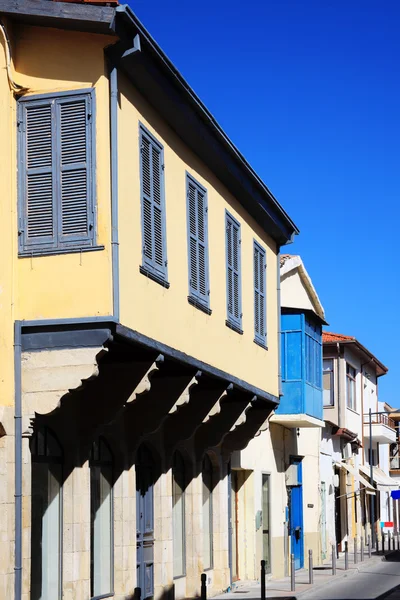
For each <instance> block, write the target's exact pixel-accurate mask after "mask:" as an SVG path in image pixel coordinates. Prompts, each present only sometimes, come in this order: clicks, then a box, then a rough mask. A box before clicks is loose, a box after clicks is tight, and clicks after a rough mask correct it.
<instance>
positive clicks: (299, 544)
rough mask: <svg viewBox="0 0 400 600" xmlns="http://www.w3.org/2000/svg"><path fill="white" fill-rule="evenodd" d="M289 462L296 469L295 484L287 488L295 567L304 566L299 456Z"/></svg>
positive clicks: (301, 482)
mask: <svg viewBox="0 0 400 600" xmlns="http://www.w3.org/2000/svg"><path fill="white" fill-rule="evenodd" d="M290 464H291V465H293V468H295V469H296V470H297V478H296V480H297V485H292V486H291V487H289V488H288V495H289V520H290V542H291V553H292V554H294V564H295V569H296V570H297V569H302V568H303V566H304V531H303V479H302V463H301V458H291V460H290Z"/></svg>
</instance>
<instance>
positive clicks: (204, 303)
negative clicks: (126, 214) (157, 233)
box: [185, 171, 212, 315]
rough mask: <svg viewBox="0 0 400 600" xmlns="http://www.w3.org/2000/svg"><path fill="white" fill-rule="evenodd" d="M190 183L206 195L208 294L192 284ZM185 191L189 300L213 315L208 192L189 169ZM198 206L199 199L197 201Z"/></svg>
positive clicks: (205, 246) (205, 241)
mask: <svg viewBox="0 0 400 600" xmlns="http://www.w3.org/2000/svg"><path fill="white" fill-rule="evenodd" d="M189 185H192V186H193V187H194V188H195V189H196V192H197V191H199V192H200V193H201V194H203V197H204V248H205V256H204V264H205V274H204V277H205V285H206V295H205V296H203V294H201V293H200V292H199V291H198V290H195V289H193V288H192V286H191V274H190V258H191V251H190V240H191V232H190V207H189ZM185 192H186V228H187V247H188V289H189V295H188V302H189V303H190V304H192V305H193V306H195V307H196V308H199V309H200V310H202V311H203V312H205V313H206V314H208V315H211V312H212V311H211V309H210V266H209V243H208V193H207V190H206V188H205V187H204V186H203V185H201V183H199V182H198V181H197V179H195V178H194V177H193V175H191V174H190V173H189V172H188V171H186V173H185ZM196 208H197V201H196ZM198 245H199V242H198V239H197V240H196V248H197V247H198Z"/></svg>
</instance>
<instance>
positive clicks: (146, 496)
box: [135, 443, 157, 599]
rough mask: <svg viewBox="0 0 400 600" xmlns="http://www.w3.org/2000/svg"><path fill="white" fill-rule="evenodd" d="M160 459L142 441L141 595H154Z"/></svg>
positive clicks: (138, 543) (139, 485) (139, 503)
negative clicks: (157, 472)
mask: <svg viewBox="0 0 400 600" xmlns="http://www.w3.org/2000/svg"><path fill="white" fill-rule="evenodd" d="M156 466H157V463H156V460H155V458H154V455H153V452H152V451H151V450H150V448H149V446H148V445H147V444H145V443H142V444H141V445H140V446H139V448H138V449H137V452H136V460H135V471H136V557H137V561H136V562H137V567H136V568H137V576H136V581H137V583H136V585H137V587H138V588H140V590H141V598H143V599H145V598H150V597H152V596H153V595H154V483H155V478H156Z"/></svg>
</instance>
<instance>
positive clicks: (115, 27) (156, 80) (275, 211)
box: [0, 0, 299, 246]
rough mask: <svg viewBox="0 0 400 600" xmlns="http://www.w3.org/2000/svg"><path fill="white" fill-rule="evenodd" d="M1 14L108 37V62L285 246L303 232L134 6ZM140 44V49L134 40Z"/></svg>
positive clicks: (15, 0) (22, 7)
mask: <svg viewBox="0 0 400 600" xmlns="http://www.w3.org/2000/svg"><path fill="white" fill-rule="evenodd" d="M1 14H3V15H6V16H8V17H10V18H11V19H13V20H16V21H20V22H25V23H30V24H33V25H40V26H47V27H56V28H63V29H76V30H79V31H94V32H97V33H109V34H111V35H114V36H115V37H116V44H114V45H111V46H110V47H109V48H108V49H107V56H108V58H109V60H110V61H112V62H113V64H115V65H116V66H117V67H118V68H120V69H121V70H122V71H123V72H124V73H125V74H126V75H127V76H128V78H129V79H130V81H131V82H132V83H133V84H134V86H135V87H136V88H137V89H138V90H139V91H140V93H141V94H142V95H143V96H144V97H145V98H146V100H147V101H148V102H149V103H150V104H151V105H152V106H153V107H154V108H155V110H156V111H157V112H158V113H159V114H160V116H161V117H162V118H163V119H164V120H165V121H166V122H167V123H168V125H169V126H170V127H171V128H172V129H173V130H174V131H175V133H176V134H177V135H178V136H179V137H180V138H181V139H182V140H183V142H184V143H185V144H186V145H187V146H188V147H189V148H190V149H191V150H192V151H193V152H194V153H195V154H196V155H197V156H199V158H200V159H201V160H202V161H203V162H204V163H205V164H206V165H207V166H208V167H209V168H210V170H212V172H213V173H214V174H215V175H216V176H217V177H218V179H219V180H220V181H221V183H222V184H223V185H224V186H225V187H226V188H227V189H228V190H229V192H231V193H232V194H233V195H234V197H235V198H236V199H237V200H238V201H239V202H240V203H241V204H242V206H243V207H244V208H245V209H246V211H247V212H248V213H249V214H250V215H251V216H252V217H253V218H254V219H255V220H256V221H257V223H259V225H260V226H261V227H262V228H263V229H264V230H265V231H266V232H267V233H268V234H269V235H270V236H271V237H272V238H273V239H274V240H275V242H276V243H277V244H278V245H279V246H281V245H284V244H286V243H288V242H289V241H291V240H292V239H293V237H294V235H295V234H297V233H299V230H298V228H297V227H296V225H295V224H294V223H293V221H292V220H291V219H290V217H289V216H288V214H287V213H286V212H285V211H284V209H283V208H282V207H281V206H280V204H279V203H278V201H277V200H276V198H275V197H274V196H273V194H272V193H271V192H270V190H269V189H268V188H267V186H266V185H265V183H264V182H263V181H262V180H261V179H260V177H259V176H258V175H257V174H256V172H255V171H254V170H253V169H252V167H251V166H250V165H249V163H248V162H247V161H246V159H245V158H244V157H243V155H242V154H241V153H240V152H239V150H238V149H237V148H236V146H235V145H234V144H233V143H232V141H231V140H230V139H229V138H228V136H227V135H226V134H225V132H224V131H223V130H222V128H221V127H220V126H219V125H218V123H217V121H216V120H215V119H214V117H213V116H212V115H211V113H210V112H209V111H208V110H207V108H206V107H205V106H204V104H203V103H202V102H201V100H200V99H199V97H198V96H197V95H196V94H195V93H194V91H193V90H192V88H191V87H190V86H189V85H188V83H187V82H186V81H185V79H184V78H183V77H182V75H181V74H180V73H179V71H178V70H177V69H176V68H175V67H174V65H173V64H172V62H171V61H170V60H169V59H168V58H167V56H166V55H165V54H164V53H163V52H162V50H161V48H160V47H159V46H158V45H157V44H156V42H155V41H154V39H153V38H152V37H151V36H150V34H149V33H148V31H147V30H146V29H145V28H144V27H143V25H142V24H141V22H140V21H139V20H138V19H137V17H136V16H135V15H134V13H133V12H132V10H131V9H130V8H129V6H127V5H124V6H118V7H117V8H111V7H99V6H93V5H87V4H73V3H62V2H51V1H50V0H0V16H1ZM135 39H136V43H133V40H135Z"/></svg>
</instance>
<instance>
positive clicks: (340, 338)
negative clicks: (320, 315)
mask: <svg viewBox="0 0 400 600" xmlns="http://www.w3.org/2000/svg"><path fill="white" fill-rule="evenodd" d="M355 339H356V338H355V337H353V336H351V335H343V334H342V333H333V332H331V331H324V332H323V333H322V341H323V342H325V343H328V342H346V341H348V340H353V341H355Z"/></svg>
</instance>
